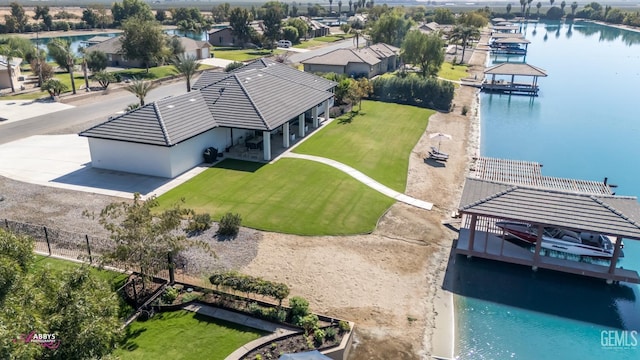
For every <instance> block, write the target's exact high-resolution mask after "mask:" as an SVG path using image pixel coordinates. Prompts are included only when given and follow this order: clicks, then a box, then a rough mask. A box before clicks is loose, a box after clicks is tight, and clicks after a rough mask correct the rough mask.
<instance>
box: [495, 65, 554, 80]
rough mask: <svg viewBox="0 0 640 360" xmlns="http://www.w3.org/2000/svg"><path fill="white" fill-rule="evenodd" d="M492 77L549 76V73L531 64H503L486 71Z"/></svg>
mask: <svg viewBox="0 0 640 360" xmlns="http://www.w3.org/2000/svg"><path fill="white" fill-rule="evenodd" d="M484 73H485V74H490V75H519V76H543V77H546V76H547V72H546V71H545V70H543V69H541V68H539V67H536V66H533V65H529V64H515V63H502V64H499V65H495V66H492V67H490V68H488V69H487V70H485V72H484Z"/></svg>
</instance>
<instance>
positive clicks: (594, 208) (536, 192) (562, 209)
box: [459, 178, 640, 239]
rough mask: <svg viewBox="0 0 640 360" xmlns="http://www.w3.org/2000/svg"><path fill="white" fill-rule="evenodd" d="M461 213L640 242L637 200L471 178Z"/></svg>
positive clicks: (464, 194)
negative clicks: (616, 236) (638, 240)
mask: <svg viewBox="0 0 640 360" xmlns="http://www.w3.org/2000/svg"><path fill="white" fill-rule="evenodd" d="M459 210H460V211H461V212H465V213H469V214H476V215H484V216H491V217H498V218H505V219H511V220H516V221H522V222H528V223H539V224H546V225H552V226H558V227H563V228H569V229H576V230H587V231H592V232H597V233H603V234H607V235H620V236H623V237H626V238H635V239H640V205H639V204H638V201H637V199H636V198H635V197H623V196H611V195H609V196H607V195H601V196H596V195H589V194H577V193H567V192H561V191H554V190H548V189H540V188H529V187H524V186H518V185H508V184H503V183H496V182H491V181H486V180H480V179H474V178H467V180H466V182H465V185H464V190H463V193H462V198H461V200H460V206H459Z"/></svg>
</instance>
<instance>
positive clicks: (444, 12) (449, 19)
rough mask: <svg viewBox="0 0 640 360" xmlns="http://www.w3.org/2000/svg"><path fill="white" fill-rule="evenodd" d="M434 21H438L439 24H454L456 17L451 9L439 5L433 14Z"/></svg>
mask: <svg viewBox="0 0 640 360" xmlns="http://www.w3.org/2000/svg"><path fill="white" fill-rule="evenodd" d="M433 21H435V22H437V23H438V24H443V25H449V24H453V23H454V22H455V21H456V19H455V17H454V16H453V13H452V12H451V10H449V9H446V8H442V7H438V8H436V11H435V13H434V14H433Z"/></svg>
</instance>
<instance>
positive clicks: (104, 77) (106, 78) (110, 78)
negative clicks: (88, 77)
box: [93, 70, 116, 90]
mask: <svg viewBox="0 0 640 360" xmlns="http://www.w3.org/2000/svg"><path fill="white" fill-rule="evenodd" d="M93 80H95V81H97V82H98V84H100V86H102V88H103V89H105V90H106V89H107V87H109V84H111V83H112V82H116V77H115V75H113V74H112V73H110V72H108V71H104V70H101V71H98V72H95V73H94V74H93Z"/></svg>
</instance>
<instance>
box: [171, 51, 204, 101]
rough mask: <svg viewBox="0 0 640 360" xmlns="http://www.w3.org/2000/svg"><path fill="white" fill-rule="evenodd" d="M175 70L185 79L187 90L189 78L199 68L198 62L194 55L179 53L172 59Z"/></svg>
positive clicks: (189, 83) (188, 90) (189, 85)
mask: <svg viewBox="0 0 640 360" xmlns="http://www.w3.org/2000/svg"><path fill="white" fill-rule="evenodd" d="M172 65H173V67H174V68H175V70H176V72H177V73H179V74H181V75H184V77H185V78H186V79H187V92H190V91H191V78H192V77H193V75H194V74H195V73H196V71H198V69H199V68H200V65H201V64H200V63H199V62H198V60H197V59H196V57H195V56H191V55H184V54H180V55H178V56H177V57H176V58H175V59H174V60H173V64H172Z"/></svg>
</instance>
